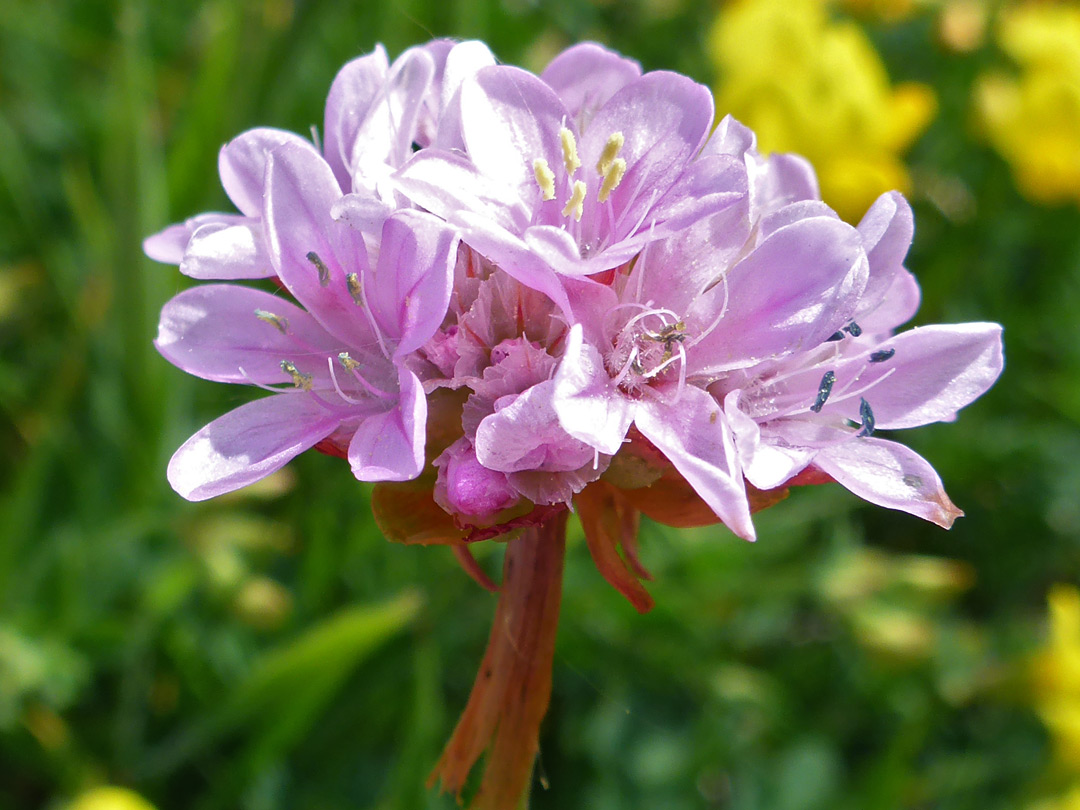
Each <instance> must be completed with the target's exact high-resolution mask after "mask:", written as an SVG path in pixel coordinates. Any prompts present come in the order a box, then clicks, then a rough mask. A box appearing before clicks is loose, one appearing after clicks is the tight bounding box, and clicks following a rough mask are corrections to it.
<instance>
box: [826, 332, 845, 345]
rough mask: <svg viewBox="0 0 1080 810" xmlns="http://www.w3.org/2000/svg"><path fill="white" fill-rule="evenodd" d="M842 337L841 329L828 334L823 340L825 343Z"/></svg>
mask: <svg viewBox="0 0 1080 810" xmlns="http://www.w3.org/2000/svg"><path fill="white" fill-rule="evenodd" d="M843 339H844V333H843V331H840V332H833V333H832V334H831V335H829V337H827V338H825V342H826V343H832V342H834V341H837V340H843Z"/></svg>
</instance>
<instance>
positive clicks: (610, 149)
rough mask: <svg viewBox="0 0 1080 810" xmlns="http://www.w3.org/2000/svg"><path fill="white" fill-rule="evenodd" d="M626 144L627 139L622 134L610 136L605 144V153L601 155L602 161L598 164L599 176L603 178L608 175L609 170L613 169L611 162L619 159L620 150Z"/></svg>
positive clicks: (614, 133) (597, 171) (616, 133)
mask: <svg viewBox="0 0 1080 810" xmlns="http://www.w3.org/2000/svg"><path fill="white" fill-rule="evenodd" d="M624 143H626V138H624V137H623V134H622V133H621V132H613V133H611V135H610V136H608V139H607V143H605V144H604V151H603V152H601V153H600V160H598V161H597V162H596V173H597V174H599V175H600V176H601V177H604V176H606V175H607V173H608V169H609V168H611V162H612V161H613V160H615V158H616V157H618V155H619V150H620V149H622V147H623V144H624Z"/></svg>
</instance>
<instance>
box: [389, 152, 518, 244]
mask: <svg viewBox="0 0 1080 810" xmlns="http://www.w3.org/2000/svg"><path fill="white" fill-rule="evenodd" d="M394 180H395V183H396V186H397V188H398V190H399V191H401V193H402V194H404V195H405V196H406V197H408V198H409V199H410V200H412V201H413V202H415V203H416V204H417V205H419V206H421V207H423V208H426V209H427V210H428V211H431V212H432V213H433V214H437V215H438V216H440V217H442V218H443V219H446V220H451V219H454V218H455V215H457V214H459V213H465V212H472V213H474V214H476V215H477V216H479V217H482V218H484V219H486V220H488V221H489V222H490V223H492V225H493V226H497V227H501V228H503V229H507V230H511V231H513V232H514V233H521V232H522V231H523V230H525V228H526V227H528V225H529V223H530V222H531V217H532V212H531V209H530V208H528V207H527V206H525V205H524V204H523V203H522V202H521V200H520V198H519V197H518V195H517V192H516V190H515V189H514V188H513V187H511V186H509V185H507V184H505V183H502V182H499V181H498V180H497V179H492V178H489V177H487V176H485V175H484V174H483V173H481V172H480V171H479V170H478V169H477V168H476V166H474V165H473V163H472V161H470V160H469V159H468V158H467V157H465V156H464V155H461V154H456V153H453V152H443V151H442V150H438V149H424V150H421V151H420V152H417V153H416V155H414V156H413V158H412V159H411V160H410V161H409V162H408V163H406V164H405V165H404V166H402V167H401V168H400V169H399V170H398V171H397V173H396V174H395V175H394Z"/></svg>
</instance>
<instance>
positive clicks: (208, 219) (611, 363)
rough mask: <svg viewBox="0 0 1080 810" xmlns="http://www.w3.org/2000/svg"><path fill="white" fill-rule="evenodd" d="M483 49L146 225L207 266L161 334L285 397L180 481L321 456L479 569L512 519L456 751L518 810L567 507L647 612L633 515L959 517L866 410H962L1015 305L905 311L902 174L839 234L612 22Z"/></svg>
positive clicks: (543, 687) (210, 449) (431, 67)
mask: <svg viewBox="0 0 1080 810" xmlns="http://www.w3.org/2000/svg"><path fill="white" fill-rule="evenodd" d="M493 62H494V60H493V59H492V57H491V54H490V52H489V51H488V50H487V49H486V47H484V46H482V45H480V44H479V43H461V44H457V45H454V44H451V43H448V42H443V41H437V42H433V43H429V44H428V45H425V46H421V47H419V48H415V49H412V50H410V51H407V52H406V53H405V54H403V55H402V56H401V57H399V58H398V59H397V60H395V61H394V63H393V64H389V63H388V60H387V59H386V55H385V53H384V52H383V51H382V49H381V48H379V49H376V50H375V52H373V53H372V54H369V55H367V56H364V57H361V58H360V59H358V60H356V61H354V62H352V63H350V64H349V65H347V66H346V67H345V68H344V69H343V70H342V71H341V73H340V74H339V75H338V78H337V79H336V80H335V82H334V85H333V87H332V88H331V92H330V98H329V100H328V102H327V111H326V126H325V133H324V143H323V147H322V149H320V148H318V147H316V145H314V144H312V143H310V142H308V141H306V140H304V139H302V138H300V137H299V136H296V135H292V134H289V133H284V132H281V131H279V130H253V131H251V132H249V133H245V134H243V135H241V136H240V137H238V138H237V139H236V140H234V141H232V142H230V143H229V144H227V145H226V146H225V147H224V149H223V150H222V153H221V161H220V173H221V178H222V183H223V185H224V186H225V189H226V191H227V193H228V194H229V197H230V199H232V200H233V202H234V203H235V205H236V207H237V209H238V211H239V213H238V214H205V215H200V216H197V217H194V218H192V219H191V220H188V222H186V223H183V224H181V225H178V226H173V227H172V228H170V229H167V230H166V231H164V232H162V233H161V234H158V235H157V236H154V237H151V238H150V239H149V240H147V243H146V249H147V252H148V253H149V254H150V255H151V256H153V257H155V258H158V259H161V260H163V261H168V262H172V263H178V264H180V266H181V270H183V271H185V272H187V273H188V274H189V275H192V276H195V277H197V278H201V279H209V280H214V281H217V282H219V283H214V284H207V285H203V286H197V287H194V288H192V289H189V290H187V291H186V292H182V293H180V294H179V295H178V296H176V297H175V298H174V299H173V300H172V301H170V302H169V303H167V304H166V305H165V308H164V310H163V312H162V317H161V324H160V327H159V333H158V339H157V344H156V345H157V347H158V349H159V350H160V351H161V353H162V354H163V355H164V356H165V357H166V358H167V359H168V360H169V361H171V362H173V363H174V364H176V365H177V366H179V367H181V368H183V369H184V370H186V371H189V372H190V373H192V374H195V375H197V376H200V377H203V378H206V379H210V380H217V381H222V382H232V383H240V384H250V385H255V386H257V387H260V388H264V389H268V390H269V391H270V392H271V395H270V396H267V397H264V398H262V399H259V400H256V401H254V402H251V403H249V404H247V405H243V406H241V407H239V408H237V409H236V410H234V411H232V412H230V413H228V414H226V415H224V416H222V417H220V418H218V419H217V420H215V421H213V422H211V423H210V424H209V425H207V426H206V427H205V428H203V429H202V430H200V431H199V432H198V433H196V434H195V435H194V436H193V437H192V438H191V439H189V440H188V441H187V442H186V443H185V444H184V445H183V446H182V447H181V448H180V449H179V450H178V451H177V453H176V455H175V456H174V457H173V459H172V461H171V463H170V465H169V480H170V482H171V483H172V485H173V486H174V488H175V489H176V490H177V491H178V492H179V493H180V494H182V495H183V496H185V497H187V498H190V499H193V500H198V499H202V498H208V497H212V496H214V495H217V494H220V493H223V492H227V491H229V490H232V489H236V488H237V487H240V486H243V485H245V484H247V483H250V482H252V481H255V480H257V479H258V478H260V477H262V476H264V475H266V474H268V473H270V472H271V471H273V470H276V469H277V468H279V467H281V466H282V465H283V464H285V463H286V462H287V461H288V460H289V459H291V458H292V457H294V456H295V455H297V454H298V453H300V452H302V451H303V450H305V449H308V448H311V447H317V448H318V449H320V450H323V451H325V452H328V453H331V454H334V455H339V456H342V457H344V458H347V459H348V460H349V462H350V465H351V468H352V471H353V473H354V474H355V475H356V477H358V478H360V479H362V480H367V481H377V482H380V483H379V485H378V486H376V487H375V490H374V494H373V509H374V511H375V516H376V520H377V522H378V524H379V525H380V527H382V529H383V531H384V532H385V533H386V535H387V536H388V537H389V538H391V539H394V540H398V541H402V542H407V543H423V544H427V543H441V544H446V545H449V546H451V547H452V548H453V549H454V553H455V555H456V556H457V559H458V560H459V561H460V562H461V563H462V565H463V567H464V568H465V569H466V570H467V571H468V572H469V573H470V574H471V575H473V576H474V578H476V579H477V581H478V582H480V584H482V585H484V587H490V588H492V589H494V588H495V586H494V584H493V583H492V582H491V581H490V579H489V578H488V577H487V575H486V574H484V573H483V571H482V570H481V569H480V567H479V566H478V565H477V564H476V561H475V560H474V559H473V557H472V555H471V552H470V550H469V549H470V544H472V543H475V542H479V541H481V540H484V539H487V538H492V537H503V538H504V539H506V538H509V542H510V543H511V545H510V548H509V549H508V551H507V554H506V555H505V561H504V570H505V575H504V584H503V588H502V590H501V592H500V602H499V607H498V610H497V617H496V629H495V630H494V631H493V633H492V637H491V641H490V642H489V647H488V652H487V654H486V656H485V664H484V669H483V671H484V675H483V676H482V677H481V678H479V679H478V681H477V684H476V686H475V688H474V691H473V694H472V697H471V698H470V701H469V705H468V707H467V709H466V712H465V715H464V716H463V718H462V720H461V723H460V724H459V726H458V728H457V730H456V731H455V733H454V736H453V738H452V740H451V742H450V744H449V745H448V746H447V749H446V751H445V753H444V755H443V758H442V759H441V760H440V763H439V765H438V766H437V771H436V774H437V776H438V777H439V778H441V779H442V781H443V784H444V786H445V787H447V788H448V789H450V790H453V791H455V792H459V793H460V791H461V789H462V787H463V786H464V784H465V782H466V779H467V777H468V775H469V770H470V768H471V767H472V765H473V764H474V763H475V762H476V761H477V760H478V759H479V758H480V757H481V755H482V754H483V753H484V751H485V749H490V750H489V758H488V763H489V765H488V767H487V771H486V773H485V775H484V777H483V779H482V781H481V783H480V787H479V788H478V790H477V794H476V797H475V799H474V806H476V807H491V808H496V807H503V806H507V805H509V804H513V803H514V802H515V801H516V798H517V797H518V796H520V794H521V791H522V790H523V789H524V787H525V785H526V784H527V779H528V776H529V773H530V772H531V763H532V759H533V757H534V756H535V752H536V745H537V735H538V733H539V722H540V719H541V718H542V716H543V713H544V709H545V708H546V705H547V700H548V696H549V694H550V664H551V657H552V655H553V650H554V643H555V627H556V619H557V615H558V603H559V582H560V576H561V570H562V564H563V548H564V541H565V527H566V520H567V515H568V512H569V511H570V510H571V509H573V510H576V511H577V513H578V514H579V516H580V520H581V524H582V526H583V528H584V530H585V535H586V540H587V545H588V547H589V550H590V553H591V554H592V556H593V559H594V561H595V562H596V565H597V568H598V570H599V571H600V572H601V574H602V575H603V576H604V577H605V578H606V579H607V580H608V581H609V582H610V583H611V584H612V585H613V586H614V587H615V588H617V589H618V590H619V591H620V592H621V593H623V594H624V595H625V596H627V598H628V599H629V600H630V601H631V602H632V603H633V605H634V606H635V607H636V608H637V609H638V610H641V611H645V610H648V609H649V608H650V607H651V605H652V600H651V597H649V594H648V593H647V591H646V590H645V587H644V584H643V580H647V579H648V578H649V575H648V572H647V570H646V569H645V567H644V566H643V565H642V563H641V561H640V560H639V558H638V554H637V549H636V531H637V526H638V521H639V518H640V515H641V514H645V515H648V516H650V517H653V518H655V519H657V520H661V521H664V522H668V523H671V524H672V525H678V526H689V525H704V524H709V523H716V522H723V523H725V524H726V525H727V526H728V527H730V528H731V529H732V531H734V532H735V533H736V534H738V535H740V536H742V537H744V538H747V539H753V538H754V537H755V529H754V526H753V523H752V520H751V514H752V512H754V511H756V510H757V509H760V508H764V507H765V506H769V505H771V504H773V503H775V502H777V501H778V500H780V499H781V498H782V497H783V496H784V494H785V492H786V488H787V487H790V486H793V485H796V484H803V483H823V482H825V481H829V480H835V481H838V482H840V483H841V484H843V485H844V486H847V487H848V488H849V489H850V490H852V491H853V492H855V493H856V494H858V495H860V496H862V497H863V498H865V499H867V500H869V501H872V502H874V503H878V504H882V505H885V506H890V507H894V508H897V509H902V510H906V511H908V512H912V513H914V514H917V515H919V516H921V517H924V518H926V519H929V520H933V521H935V522H937V523H939V524H941V525H944V526H947V525H949V524H950V523H951V521H952V519H953V518H954V517H955V516H956V515H957V514H958V510H956V508H955V507H953V506H952V504H951V502H950V501H949V500H948V498H947V496H946V495H945V494H944V491H943V490H942V488H941V483H940V480H939V479H938V478H937V475H936V474H935V473H934V471H933V469H932V468H931V467H930V466H929V464H928V463H927V462H925V461H924V460H922V459H921V458H919V457H918V456H916V455H915V454H914V453H911V451H908V450H906V449H905V448H903V447H902V446H901V445H897V444H894V443H893V442H891V441H888V440H883V439H881V438H879V437H878V436H875V435H874V431H875V430H878V429H894V428H904V427H913V426H916V425H919V424H925V423H927V422H932V421H938V420H946V419H952V418H954V417H955V415H956V412H957V411H958V410H959V409H960V408H961V407H963V406H965V405H966V404H968V403H969V402H970V401H971V400H972V399H974V398H975V397H977V396H979V395H980V394H981V393H982V392H983V391H985V390H986V389H987V388H988V387H989V386H990V385H991V384H992V383H993V381H994V380H995V379H996V377H997V375H998V374H999V373H1000V371H1001V366H1002V359H1001V344H1000V327H997V326H996V325H993V324H964V325H960V326H953V327H924V328H922V329H917V330H912V331H911V332H907V333H904V334H900V335H894V334H893V332H894V330H895V329H896V328H897V327H898V326H900V325H901V324H903V323H904V322H905V321H907V320H908V319H909V318H910V317H911V315H912V314H913V313H914V311H915V308H916V307H917V305H918V287H917V285H916V284H915V282H914V278H913V276H912V275H911V273H909V272H908V271H907V270H906V269H905V268H904V267H903V261H904V257H905V255H906V252H907V248H908V245H909V244H910V241H911V237H912V232H913V226H912V219H911V212H910V209H909V208H908V207H907V204H906V203H905V202H904V200H903V198H902V197H901V196H900V195H899V194H896V193H888V194H885V195H883V196H882V197H880V198H879V199H878V200H877V202H876V203H874V205H873V206H872V207H871V208H870V210H869V211H868V212H867V213H866V215H865V217H863V219H862V220H861V222H860V223H859V225H858V226H857V227H854V226H852V225H849V224H847V223H845V222H844V221H842V220H841V219H840V218H839V216H837V214H836V212H835V211H833V209H831V208H830V207H828V206H827V205H825V204H824V203H823V202H822V201H821V200H820V199H819V196H818V181H817V177H816V176H815V174H814V171H813V169H812V168H811V167H810V165H809V164H808V163H807V162H806V160H804V159H802V158H799V157H796V156H794V155H790V154H774V155H771V156H769V157H765V156H763V155H762V154H761V153H760V152H759V151H758V149H757V142H756V138H755V136H754V134H753V133H752V132H751V131H750V130H748V129H747V128H746V127H744V126H742V125H741V124H739V123H738V122H736V121H735V120H734V119H732V118H730V117H726V118H724V119H723V120H722V121H721V123H720V125H719V126H718V127H717V128H716V130H715V131H714V132H713V133H712V134H711V136H710V135H709V132H708V130H709V126H710V123H711V122H712V119H713V108H712V103H711V97H710V95H709V93H708V91H707V90H706V89H705V88H704V87H702V86H700V85H698V84H696V83H694V82H693V81H691V80H690V79H688V78H686V77H684V76H680V75H677V74H674V73H664V72H655V73H647V74H642V73H641V71H640V68H639V67H638V65H637V64H636V63H634V62H632V61H630V60H627V59H625V58H623V57H621V56H619V55H617V54H614V53H612V52H610V51H608V50H606V49H603V48H601V47H600V46H597V45H593V44H585V45H580V46H576V47H574V48H571V49H569V50H568V51H566V52H564V53H563V54H561V55H559V56H558V57H556V59H555V60H554V61H553V62H552V63H551V65H549V66H548V68H547V70H545V71H544V72H543V73H542V74H541V75H540V76H536V75H533V74H531V73H528V72H526V71H523V70H520V69H518V68H513V67H508V66H503V65H495V64H493ZM247 279H268V281H264V282H260V283H261V284H263V287H258V286H247V285H244V284H240V283H237V282H238V281H242V280H247ZM270 285H273V288H274V291H273V292H271V291H269V290H270V289H271V286H270ZM512 532H516V533H517V534H513V533H512Z"/></svg>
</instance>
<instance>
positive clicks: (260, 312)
mask: <svg viewBox="0 0 1080 810" xmlns="http://www.w3.org/2000/svg"><path fill="white" fill-rule="evenodd" d="M255 317H256V318H258V319H259V320H260V321H262V322H263V323H268V324H270V325H271V326H273V327H274V328H275V329H277V330H278V331H279V332H281V334H283V335H284V334H285V333H287V332H288V331H289V320H288V318H282V317H281V316H280V315H275V314H274V313H273V312H267V311H266V310H265V309H257V310H255Z"/></svg>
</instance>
